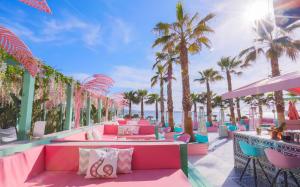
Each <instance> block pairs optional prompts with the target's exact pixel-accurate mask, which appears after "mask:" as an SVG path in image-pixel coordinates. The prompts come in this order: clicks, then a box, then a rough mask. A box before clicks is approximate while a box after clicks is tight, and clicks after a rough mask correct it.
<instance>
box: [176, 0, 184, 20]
mask: <svg viewBox="0 0 300 187" xmlns="http://www.w3.org/2000/svg"><path fill="white" fill-rule="evenodd" d="M176 16H177V20H178V22H182V21H183V16H184V15H183V7H182V4H181V2H178V3H177V5H176Z"/></svg>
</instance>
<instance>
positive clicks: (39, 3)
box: [19, 0, 51, 14]
mask: <svg viewBox="0 0 300 187" xmlns="http://www.w3.org/2000/svg"><path fill="white" fill-rule="evenodd" d="M19 1H21V2H22V3H25V4H27V5H29V6H31V7H33V8H36V9H39V10H41V11H44V12H47V13H49V14H50V13H51V9H50V8H49V6H48V4H47V1H46V0H19Z"/></svg>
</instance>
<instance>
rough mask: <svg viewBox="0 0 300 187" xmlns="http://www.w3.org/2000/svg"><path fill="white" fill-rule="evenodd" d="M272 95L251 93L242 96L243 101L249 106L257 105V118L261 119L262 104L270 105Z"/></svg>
mask: <svg viewBox="0 0 300 187" xmlns="http://www.w3.org/2000/svg"><path fill="white" fill-rule="evenodd" d="M274 100H275V99H274V96H273V94H268V95H266V96H265V95H264V94H257V95H251V96H247V97H245V98H244V102H245V103H246V104H249V105H251V106H258V113H259V119H260V120H262V119H263V106H270V103H271V102H273V101H274Z"/></svg>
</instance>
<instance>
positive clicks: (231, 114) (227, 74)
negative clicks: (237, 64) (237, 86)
mask: <svg viewBox="0 0 300 187" xmlns="http://www.w3.org/2000/svg"><path fill="white" fill-rule="evenodd" d="M226 76H227V85H228V91H229V92H231V91H232V82H231V75H230V72H229V71H226ZM229 108H230V118H231V122H232V123H233V124H235V115H234V105H233V99H230V100H229Z"/></svg>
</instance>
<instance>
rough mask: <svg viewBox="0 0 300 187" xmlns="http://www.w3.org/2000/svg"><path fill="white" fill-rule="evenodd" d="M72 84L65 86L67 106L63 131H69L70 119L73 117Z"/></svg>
mask: <svg viewBox="0 0 300 187" xmlns="http://www.w3.org/2000/svg"><path fill="white" fill-rule="evenodd" d="M73 91H74V86H73V84H72V83H71V84H68V85H67V106H66V121H65V125H64V130H70V129H71V123H72V117H73Z"/></svg>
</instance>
